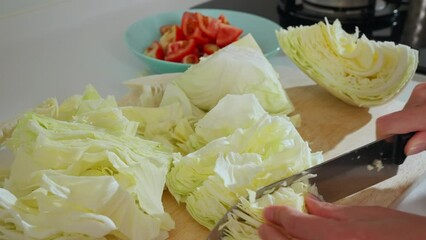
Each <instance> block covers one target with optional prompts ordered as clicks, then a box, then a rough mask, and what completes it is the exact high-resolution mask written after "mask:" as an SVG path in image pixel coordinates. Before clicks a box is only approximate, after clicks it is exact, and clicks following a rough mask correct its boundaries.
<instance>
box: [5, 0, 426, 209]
mask: <svg viewBox="0 0 426 240" xmlns="http://www.w3.org/2000/svg"><path fill="white" fill-rule="evenodd" d="M203 2H205V1H201V0H70V1H65V0H56V1H54V0H44V1H42V0H40V1H16V2H15V0H3V1H1V2H0V9H1V11H0V33H1V37H0V53H1V54H0V123H1V122H4V121H7V120H10V119H14V118H15V117H16V116H18V115H19V114H20V113H23V112H25V111H26V110H27V109H30V108H32V107H34V106H35V105H37V104H38V103H41V102H42V101H43V100H45V99H47V98H49V97H57V98H58V100H59V101H61V100H63V99H64V98H66V97H69V96H71V95H74V94H80V93H82V92H83V91H84V88H85V86H86V85H88V84H92V85H93V86H95V88H96V89H97V90H98V91H99V92H100V94H101V95H102V96H106V95H115V96H122V95H124V94H125V93H127V91H128V90H127V89H126V88H125V87H124V85H123V84H122V82H124V81H126V80H129V79H132V78H136V77H138V76H140V75H143V74H146V73H147V72H146V71H145V69H144V66H143V65H142V63H141V62H140V61H139V60H138V59H137V58H136V57H135V56H133V55H132V54H131V53H130V52H129V51H128V49H127V48H126V46H125V44H124V41H123V35H124V32H125V30H126V28H127V27H128V26H129V25H130V24H132V23H133V22H135V21H137V20H138V19H140V18H143V17H147V16H149V15H153V14H156V13H160V12H166V11H172V10H178V9H186V8H189V7H191V6H194V5H197V4H200V3H203ZM271 62H272V64H273V65H274V66H275V68H276V70H277V72H278V73H279V74H280V76H281V80H282V82H283V85H284V86H285V87H294V86H300V85H311V84H313V82H312V81H311V80H310V79H308V78H307V77H306V75H304V74H303V73H302V72H301V71H300V70H298V69H297V68H296V67H295V66H294V65H293V64H292V63H291V62H290V61H289V60H288V59H287V58H286V57H285V56H284V55H283V54H281V53H280V54H278V55H277V56H276V57H274V58H273V59H271ZM424 81H426V77H425V76H421V75H416V76H415V77H414V79H413V80H412V81H411V82H410V83H409V85H408V86H407V88H406V89H405V90H404V91H403V92H402V93H401V94H400V95H399V96H398V97H397V98H396V99H394V100H393V101H392V103H390V104H385V105H383V106H380V107H374V108H371V109H370V114H371V115H372V120H371V121H370V122H369V123H368V124H367V125H365V126H364V127H363V128H361V129H359V130H358V131H356V132H354V133H352V134H350V135H348V136H346V138H345V139H344V140H343V141H342V142H340V143H339V144H338V145H337V146H336V147H335V148H334V149H333V150H332V151H329V152H327V153H326V155H325V158H326V159H328V158H331V157H333V156H336V155H338V154H340V153H343V152H345V151H347V150H350V149H354V148H356V147H358V146H361V145H364V144H365V143H367V142H369V141H372V140H374V138H375V136H374V132H375V126H374V120H375V119H376V118H377V117H378V116H380V115H383V114H385V113H389V112H392V111H395V110H399V109H401V108H402V106H403V105H404V103H405V101H406V100H407V99H408V96H409V95H410V93H411V90H412V89H413V87H414V86H415V85H416V84H418V83H420V82H424ZM1 156H2V155H1V154H0V157H1ZM417 157H421V158H423V159H424V161H426V154H421V155H419V156H417ZM409 160H410V159H407V161H409ZM2 164H3V165H4V164H5V162H4V161H3V162H2V161H1V159H0V167H1V166H2ZM418 175H421V174H419V173H418ZM395 207H396V208H398V209H401V210H404V211H409V212H415V213H417V214H424V215H426V177H425V175H423V176H422V177H420V178H419V179H418V182H417V183H416V184H414V185H413V188H412V189H410V191H407V192H406V195H404V198H401V199H400V200H399V201H398V202H397V203H395Z"/></svg>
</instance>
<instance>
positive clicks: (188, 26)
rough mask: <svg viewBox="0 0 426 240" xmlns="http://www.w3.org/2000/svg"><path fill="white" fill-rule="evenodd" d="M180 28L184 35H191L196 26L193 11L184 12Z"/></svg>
mask: <svg viewBox="0 0 426 240" xmlns="http://www.w3.org/2000/svg"><path fill="white" fill-rule="evenodd" d="M181 28H182V31H183V34H184V35H185V37H188V36H190V35H192V34H193V33H194V31H195V29H196V28H198V20H197V17H196V16H195V13H192V12H184V13H183V15H182V20H181Z"/></svg>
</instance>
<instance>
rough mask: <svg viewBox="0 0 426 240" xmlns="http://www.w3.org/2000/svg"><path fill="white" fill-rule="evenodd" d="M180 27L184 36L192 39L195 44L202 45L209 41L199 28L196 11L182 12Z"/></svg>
mask: <svg viewBox="0 0 426 240" xmlns="http://www.w3.org/2000/svg"><path fill="white" fill-rule="evenodd" d="M181 28H182V31H183V35H184V36H185V38H186V39H194V40H195V44H197V45H198V46H202V45H204V44H206V43H208V42H210V39H209V38H208V37H207V36H206V35H205V34H204V33H203V32H202V31H201V29H200V26H199V23H198V18H197V14H196V13H193V12H184V13H183V15H182V25H181Z"/></svg>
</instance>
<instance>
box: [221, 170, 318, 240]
mask: <svg viewBox="0 0 426 240" xmlns="http://www.w3.org/2000/svg"><path fill="white" fill-rule="evenodd" d="M312 177H315V176H313V175H305V176H304V177H302V179H299V180H296V181H295V182H293V183H292V184H291V185H290V186H288V185H287V184H286V183H283V185H282V186H281V187H279V188H278V189H277V190H274V191H273V192H271V193H265V194H263V195H262V196H260V197H259V198H256V192H254V191H249V194H248V198H244V197H240V198H239V202H238V203H237V205H236V208H233V209H232V210H231V211H230V212H229V213H228V214H227V216H226V217H227V221H226V222H225V223H224V224H223V225H221V228H220V230H221V231H223V233H224V236H223V238H222V239H226V240H233V239H235V240H238V239H253V240H257V239H260V238H259V236H258V233H257V229H258V228H259V227H260V225H261V224H262V223H264V222H265V220H264V219H263V216H262V212H263V209H264V208H265V207H267V206H271V205H284V206H289V207H292V208H294V209H296V210H298V211H301V212H306V208H305V201H304V196H305V195H306V194H308V193H312V194H315V195H318V191H317V189H316V187H315V186H314V185H313V186H312V185H310V184H309V179H310V178H312Z"/></svg>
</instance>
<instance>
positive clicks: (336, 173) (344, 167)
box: [208, 133, 414, 240]
mask: <svg viewBox="0 0 426 240" xmlns="http://www.w3.org/2000/svg"><path fill="white" fill-rule="evenodd" d="M413 134H414V133H407V134H401V135H394V136H391V137H389V138H386V139H382V140H377V141H375V142H372V143H370V144H367V145H365V146H362V147H359V148H357V149H355V150H352V151H350V152H348V153H345V154H343V155H340V156H338V157H335V158H333V159H331V160H328V161H326V162H324V163H321V164H318V165H316V166H314V167H311V168H309V169H307V170H305V171H303V172H301V173H299V174H295V175H293V176H290V177H288V178H284V179H282V180H279V181H277V182H275V183H272V184H270V185H268V186H266V187H263V188H260V189H259V190H257V191H256V198H259V197H261V196H263V194H264V193H265V192H267V193H271V192H273V191H274V190H276V189H278V188H280V187H282V186H283V184H285V186H290V185H291V184H292V183H293V182H294V181H296V180H298V179H300V178H302V177H303V176H305V175H307V174H313V175H315V177H312V178H309V183H310V185H314V184H315V186H316V187H317V189H318V192H319V194H320V195H321V196H322V197H323V198H324V200H325V201H328V202H334V201H337V200H339V199H342V198H344V197H346V196H349V195H352V194H354V193H357V192H359V191H361V190H363V189H365V188H368V187H370V186H372V185H374V184H376V183H379V182H381V181H384V180H386V179H388V178H390V177H392V176H395V175H396V174H397V172H398V165H400V164H402V163H403V162H404V160H405V158H406V155H405V153H404V147H405V145H406V143H407V142H408V140H409V139H410V138H411V136H412V135H413ZM236 208H237V206H236V205H234V206H233V207H232V208H231V209H230V210H229V211H232V210H234V209H236ZM229 211H228V212H227V213H226V214H225V216H224V217H223V218H222V219H221V220H219V222H218V223H217V224H216V226H215V228H213V230H212V231H211V233H210V235H209V236H208V239H209V240H215V239H221V238H222V236H223V229H221V226H222V225H223V224H224V223H226V222H227V220H228V213H229Z"/></svg>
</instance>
